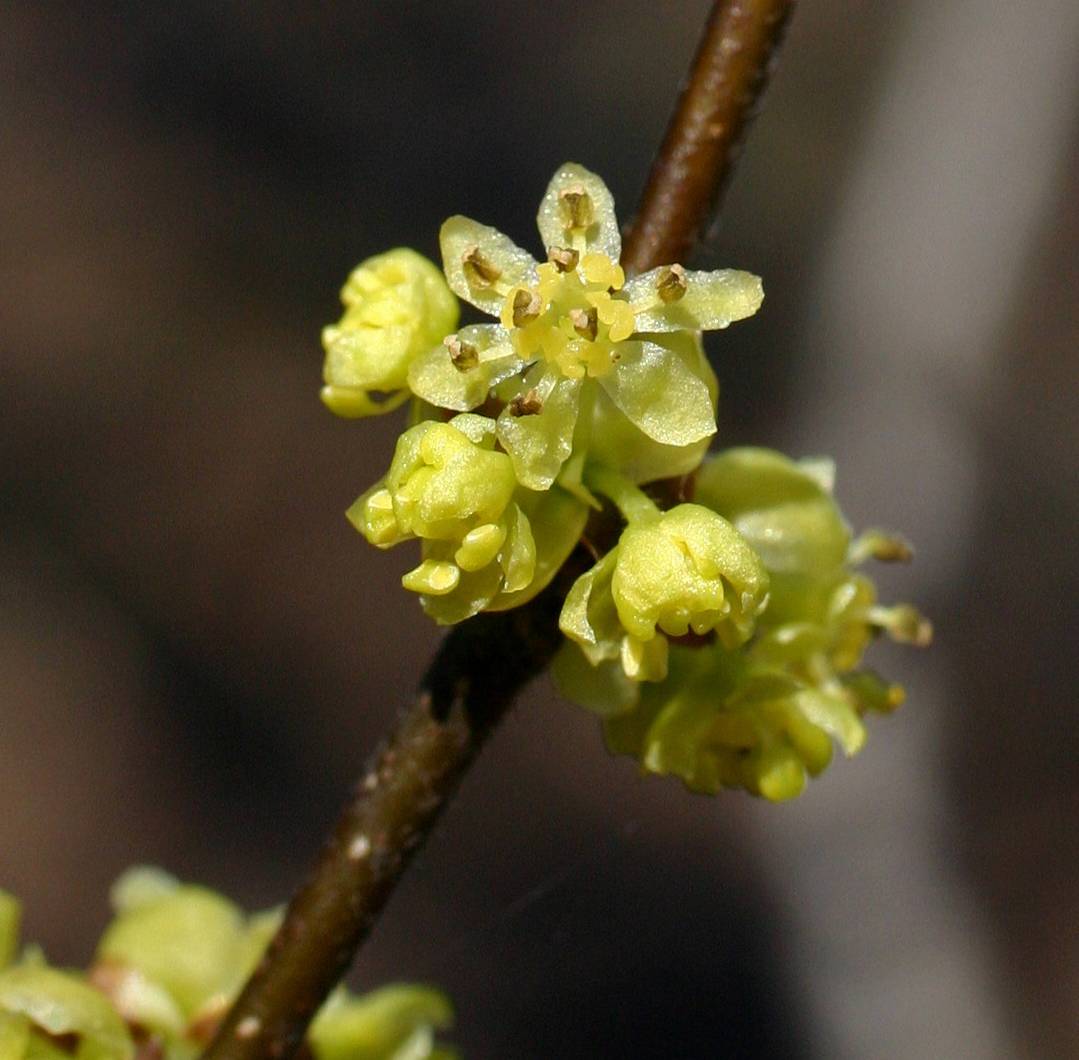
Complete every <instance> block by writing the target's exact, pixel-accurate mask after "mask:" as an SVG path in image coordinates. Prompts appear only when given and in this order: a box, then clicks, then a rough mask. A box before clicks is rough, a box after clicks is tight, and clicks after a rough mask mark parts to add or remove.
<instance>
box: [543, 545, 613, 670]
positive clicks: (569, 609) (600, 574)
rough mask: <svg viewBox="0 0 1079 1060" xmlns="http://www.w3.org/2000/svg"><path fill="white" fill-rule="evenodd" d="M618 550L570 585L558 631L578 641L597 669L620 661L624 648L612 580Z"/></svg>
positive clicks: (559, 617)
mask: <svg viewBox="0 0 1079 1060" xmlns="http://www.w3.org/2000/svg"><path fill="white" fill-rule="evenodd" d="M617 561H618V554H617V551H611V552H608V553H607V555H606V556H604V557H603V559H601V560H600V561H599V563H597V564H596V565H595V566H593V567H592V568H591V569H590V570H587V571H585V573H584V574H582V575H581V576H580V577H579V578H578V579H577V580H576V581H575V582H574V583H573V585H572V586H570V590H569V592H568V593H567V594H566V600H565V603H564V604H563V605H562V613H561V614H560V615H559V616H558V628H559V629H560V630H562V632H563V633H565V635H566V636H567V637H569V638H570V639H571V640H574V641H576V642H577V643H578V644H579V645H580V646H581V650H582V651H583V652H584V653H585V655H586V656H588V660H589V662H591V663H592V665H593V666H595V665H598V664H599V663H600V662H602V661H603V660H604V659H617V658H618V656H619V653H620V651H621V646H622V624H621V623H620V622H619V621H618V612H617V611H616V610H615V606H614V594H613V593H612V592H611V578H612V575H613V574H614V568H615V564H616V563H617Z"/></svg>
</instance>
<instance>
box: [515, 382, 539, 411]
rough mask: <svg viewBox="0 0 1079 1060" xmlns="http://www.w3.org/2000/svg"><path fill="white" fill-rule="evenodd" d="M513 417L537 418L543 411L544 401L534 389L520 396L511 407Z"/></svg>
mask: <svg viewBox="0 0 1079 1060" xmlns="http://www.w3.org/2000/svg"><path fill="white" fill-rule="evenodd" d="M509 409H510V415H511V416H535V415H537V414H538V413H540V412H542V411H543V399H542V398H541V397H540V396H539V392H538V391H537V390H536V388H535V387H533V388H532V389H531V390H529V391H528V393H526V394H518V395H517V396H516V397H515V398H514V399H513V400H512V401H511V402H510V405H509Z"/></svg>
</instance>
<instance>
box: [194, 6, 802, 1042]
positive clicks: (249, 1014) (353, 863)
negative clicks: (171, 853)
mask: <svg viewBox="0 0 1079 1060" xmlns="http://www.w3.org/2000/svg"><path fill="white" fill-rule="evenodd" d="M792 6H793V0H719V2H717V3H716V4H715V6H714V8H713V10H712V14H711V16H710V18H709V21H708V23H707V25H706V27H705V31H704V36H703V38H702V40H701V44H700V47H699V49H698V51H697V54H696V56H695V58H694V60H693V65H692V67H691V70H690V73H689V78H688V81H687V84H686V87H685V89H684V90H683V93H682V96H681V98H680V100H679V103H678V106H677V108H676V110H675V113H674V116H673V117H672V119H671V124H670V127H669V128H668V131H667V135H666V138H665V140H664V142H663V146H662V148H661V149H660V152H659V154H658V156H657V157H656V160H655V162H654V164H653V167H652V171H651V174H650V176H649V180H648V185H647V188H646V190H645V194H644V198H643V200H642V203H641V208H640V211H639V213H638V215H637V218H636V220H635V222H634V224H633V227H632V229H631V230H630V232H629V233H628V234H627V238H626V244H625V250H624V252H623V263H624V264H625V265H626V267H627V269H629V270H630V271H638V272H640V271H644V270H645V269H648V268H652V267H653V266H656V265H662V264H666V263H669V262H673V261H677V260H679V259H684V258H686V257H687V256H688V253H689V251H690V250H691V249H692V247H693V244H694V242H695V241H696V238H697V234H698V232H699V230H700V227H701V225H702V223H703V222H704V220H705V218H706V217H707V215H708V213H709V209H710V207H711V206H712V204H713V203H714V202H715V201H716V199H717V195H718V191H719V189H720V188H721V187H722V185H723V183H724V181H725V180H726V178H727V177H728V175H729V173H730V170H731V166H732V163H733V160H734V156H735V152H736V148H737V146H738V143H739V137H740V135H741V133H742V130H743V129H744V127H745V125H746V122H747V120H748V118H749V116H750V114H751V111H752V108H753V105H754V103H755V101H756V99H757V95H758V93H759V92H760V90H761V88H762V87H763V85H764V81H765V79H766V75H767V72H768V68H769V64H770V60H771V56H772V54H773V49H774V48H775V46H776V44H777V43H778V40H779V35H780V30H781V28H782V25H783V23H784V22H785V20H786V16H787V14H788V13H789V11H790V9H791V8H792ZM579 551H581V550H579ZM588 562H589V561H588V560H587V559H586V558H582V557H581V556H580V555H577V556H575V557H571V559H570V561H569V562H568V563H567V564H566V569H565V570H564V571H563V572H562V574H560V576H559V577H558V578H556V579H555V582H554V583H553V584H552V585H551V586H550V587H549V588H548V589H547V590H545V591H544V592H543V593H541V594H540V596H538V597H537V598H536V599H535V600H534V601H532V603H531V604H528V605H526V606H525V607H522V608H520V609H518V610H515V611H508V612H503V613H501V614H481V615H478V616H477V617H475V618H473V619H470V620H469V621H468V622H465V623H463V624H462V625H460V626H458V627H456V628H455V629H454V630H453V631H452V632H451V633H450V634H449V635H448V636H447V637H446V639H445V640H444V641H443V642H442V646H441V648H440V649H439V651H438V654H437V655H436V656H435V659H434V661H433V662H432V664H431V667H430V669H429V670H428V671H427V674H426V675H425V677H424V679H423V681H422V682H421V684H420V688H419V692H418V693H417V695H416V697H415V699H414V701H413V702H412V704H411V705H410V706H409V707H408V708H407V709H406V710H405V711H404V713H403V714H402V715H401V717H400V719H399V720H398V722H397V725H396V727H395V729H394V730H393V731H392V732H391V733H390V735H389V736H388V737H387V739H386V741H385V743H384V744H383V745H382V747H381V748H380V749H379V750H378V751H377V752H376V753H375V755H374V757H373V758H372V759H371V761H370V762H369V764H368V768H367V770H366V772H365V774H364V776H363V779H361V780H360V782H359V783H358V784H357V785H356V788H355V790H354V792H353V794H352V796H351V798H350V800H349V802H348V803H347V805H346V806H345V808H344V810H343V812H342V814H341V816H340V818H339V819H338V821H337V824H336V826H335V827H334V830H333V833H332V834H331V836H330V838H329V840H328V841H327V843H326V845H325V846H324V847H323V850H322V853H321V854H320V856H319V858H318V860H317V861H316V863H315V865H314V868H313V869H312V871H311V874H310V876H309V877H308V879H307V881H306V882H305V883H304V884H303V886H302V887H301V888H300V890H299V891H297V893H296V895H295V896H294V897H293V899H292V901H291V902H290V904H289V906H288V909H287V911H286V913H285V919H284V922H283V924H282V926H281V928H280V930H279V931H278V933H277V935H276V936H275V938H274V940H273V942H272V943H271V944H270V947H269V949H268V950H267V952H266V956H265V957H264V958H263V960H262V962H261V963H260V964H259V966H258V968H257V969H256V970H255V972H254V974H253V975H252V977H251V979H250V981H249V982H248V983H247V985H246V987H245V988H244V990H243V992H242V993H241V995H240V997H239V998H238V999H237V1001H236V1003H235V1004H234V1005H233V1007H232V1009H231V1011H230V1012H229V1013H228V1015H227V1016H226V1017H225V1019H224V1021H223V1023H222V1024H221V1027H220V1028H219V1030H218V1032H217V1035H216V1036H215V1038H214V1040H213V1041H212V1042H211V1044H210V1046H209V1048H208V1049H207V1050H206V1053H205V1054H204V1058H203V1060H260V1058H265V1057H273V1058H278V1057H280V1058H283V1057H287V1056H289V1055H291V1054H292V1053H293V1051H294V1050H295V1049H296V1048H297V1046H298V1045H299V1043H300V1041H301V1040H302V1038H303V1035H304V1033H305V1031H306V1029H307V1026H308V1024H309V1023H310V1021H311V1018H312V1017H313V1016H314V1014H315V1012H317V1011H318V1009H319V1007H320V1006H321V1005H322V1002H323V1001H324V1000H325V998H326V996H327V995H328V994H329V992H330V991H331V990H332V989H333V987H334V986H335V985H336V984H337V982H338V981H339V980H340V979H341V977H342V976H343V975H344V974H345V972H346V971H347V970H348V968H349V966H350V964H351V963H352V960H353V958H354V956H355V953H356V951H357V949H358V948H359V946H360V944H361V943H362V942H363V941H364V939H365V938H366V937H367V935H368V933H369V932H370V930H371V927H372V925H373V924H374V922H375V918H376V917H377V916H378V914H379V912H380V911H381V910H382V907H383V906H384V905H385V903H386V901H387V899H388V898H389V896H390V894H391V893H392V891H393V888H394V886H395V884H396V883H397V881H398V879H399V878H400V876H401V874H402V872H403V871H404V869H405V866H406V865H407V864H408V861H409V859H410V857H411V855H412V854H413V853H414V852H415V850H416V849H417V847H418V846H419V845H420V843H421V842H422V841H423V839H424V838H425V837H426V836H427V835H428V834H429V832H430V831H431V828H432V827H433V826H434V823H435V821H436V820H437V819H438V816H439V814H440V812H441V811H442V809H443V808H444V807H445V806H446V804H447V802H448V801H449V799H450V797H451V796H452V794H453V792H454V791H455V789H456V788H457V785H458V783H459V782H460V780H461V778H462V777H463V776H464V774H465V772H466V771H467V769H468V767H469V765H470V764H471V762H472V760H473V759H474V758H475V756H476V754H477V752H478V751H479V749H480V747H481V746H482V744H483V742H484V740H485V739H486V738H487V736H488V735H489V733H490V732H491V730H492V729H493V728H494V726H495V725H496V724H497V723H498V721H499V720H500V719H501V717H502V716H503V714H505V713H506V711H507V710H508V709H509V707H510V706H511V705H512V703H513V701H514V699H515V698H516V696H517V695H518V693H519V692H520V691H521V690H522V689H523V688H524V687H525V685H527V684H528V682H529V681H530V680H531V679H532V678H533V677H535V676H536V675H537V674H539V673H540V672H541V671H542V670H544V669H545V668H546V666H547V664H548V663H549V662H550V660H551V658H552V656H553V655H554V653H555V651H556V650H557V648H558V646H559V644H560V642H561V635H560V633H559V631H558V613H559V611H560V609H561V605H562V600H563V599H564V597H565V593H566V590H567V588H568V586H569V585H570V584H571V582H572V579H573V577H574V576H575V575H576V574H577V573H579V570H578V568H579V567H583V566H587V564H588Z"/></svg>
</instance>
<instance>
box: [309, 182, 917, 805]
mask: <svg viewBox="0 0 1079 1060" xmlns="http://www.w3.org/2000/svg"><path fill="white" fill-rule="evenodd" d="M537 223H538V226H539V232H540V237H541V239H542V241H543V246H544V249H545V257H546V260H544V261H536V260H535V259H534V258H533V257H532V255H531V254H529V253H528V252H527V251H525V250H522V249H521V248H520V247H518V246H517V245H516V244H515V243H514V242H513V241H512V240H511V239H509V238H508V237H507V236H505V235H503V234H502V233H501V232H499V231H497V230H496V229H494V228H491V227H489V226H487V225H483V224H479V223H478V222H476V221H473V220H470V219H469V218H467V217H461V216H457V217H451V218H450V219H449V220H448V221H446V223H445V224H444V225H443V226H442V231H441V235H440V242H441V250H442V260H443V267H444V271H445V278H446V280H445V282H446V284H448V288H447V287H445V286H444V285H443V283H442V280H441V279H440V278H439V279H438V280H437V282H436V281H435V279H433V278H432V276H431V273H432V271H433V267H432V266H431V265H430V263H428V262H425V261H424V260H423V259H421V258H418V257H417V256H415V255H412V256H411V257H405V255H408V254H409V253H410V252H406V251H393V252H391V253H390V254H389V255H384V256H383V257H381V258H373V259H371V261H369V262H367V263H366V264H365V265H364V266H361V268H360V269H359V270H357V272H356V273H354V274H353V277H352V279H351V280H350V288H346V293H345V298H346V303H348V304H349V305H350V306H351V307H352V308H350V309H349V312H347V313H346V314H345V318H344V319H343V320H342V322H341V324H340V325H338V327H337V328H334V329H327V332H326V336H325V340H326V344H327V351H328V356H327V362H326V363H327V377H326V378H327V383H329V384H332V386H331V388H329V389H332V387H337V388H338V389H340V388H342V387H352V390H349V391H347V393H346V392H345V391H343V390H342V391H340V393H341V394H345V397H341V396H340V395H338V397H337V398H336V399H335V400H337V401H338V402H339V403H342V405H341V407H342V408H345V409H346V411H347V410H349V409H356V410H358V411H359V412H368V411H376V410H377V411H383V410H384V409H386V408H388V407H390V406H391V405H393V404H396V403H398V402H400V401H401V400H403V399H404V397H405V396H406V395H407V394H408V393H411V394H412V395H413V397H414V401H413V403H412V415H411V417H410V426H409V428H408V429H407V430H406V431H405V432H404V433H403V434H402V435H401V437H400V439H399V440H398V443H397V448H396V451H395V453H394V457H393V460H392V462H391V464H390V468H389V471H388V472H387V473H386V475H385V476H384V478H383V479H382V480H381V481H379V482H378V483H376V484H375V485H374V486H372V487H371V488H370V489H369V490H368V491H367V492H366V493H365V494H363V496H361V497H360V499H359V500H358V501H357V502H356V503H355V504H354V505H353V506H352V508H351V509H349V513H348V514H349V518H350V519H351V520H352V522H353V523H354V525H355V526H356V527H357V528H358V529H359V530H360V531H361V532H362V533H363V534H364V536H365V537H366V538H367V539H368V541H370V542H371V543H372V544H374V545H376V546H378V547H380V548H388V547H390V546H392V545H396V544H398V543H399V542H402V541H407V540H412V539H416V540H419V541H420V548H421V558H420V563H419V565H418V566H416V567H415V568H414V569H413V570H411V571H410V572H409V573H407V574H406V575H405V576H404V577H403V579H402V582H403V584H404V586H405V587H406V588H408V589H411V590H413V591H415V592H418V593H419V594H420V597H421V601H422V604H423V607H424V609H425V610H426V611H427V612H428V614H430V615H431V616H432V617H433V618H435V620H436V621H438V622H440V623H454V622H460V621H462V620H464V619H467V618H469V617H471V616H473V615H475V614H476V613H477V612H479V611H483V610H488V611H492V610H502V609H507V608H511V607H516V606H518V605H520V604H523V603H525V602H526V601H528V600H529V599H531V598H532V597H533V596H534V595H535V594H536V593H537V592H539V591H540V590H541V589H542V588H544V587H545V586H546V585H548V584H549V583H550V582H551V580H552V578H553V577H554V575H555V573H556V572H557V571H558V569H559V567H561V565H562V564H563V563H564V562H565V561H566V560H567V558H568V557H569V556H570V554H571V553H572V552H573V550H574V548H575V546H576V545H577V544H578V543H581V544H583V545H584V548H585V549H587V551H588V553H590V554H591V556H592V559H593V561H594V562H593V563H592V566H591V567H590V569H588V570H586V571H585V573H583V574H579V576H578V577H577V578H576V580H575V581H574V582H573V584H572V586H571V588H570V589H569V591H568V593H567V595H566V598H565V600H564V602H563V606H562V610H561V616H560V622H559V625H560V628H561V630H562V632H563V633H564V634H565V635H566V636H567V638H569V640H568V642H567V643H566V644H565V645H564V646H563V648H562V650H561V651H560V652H559V653H558V655H557V657H556V660H555V664H554V674H555V678H556V680H557V682H558V684H559V686H560V687H561V688H562V689H563V690H564V691H565V692H566V694H567V695H568V696H570V698H573V699H575V700H577V701H578V702H580V703H582V704H583V705H585V706H587V707H588V708H589V709H591V710H593V711H595V712H596V713H597V714H599V715H600V716H602V717H603V718H604V724H605V727H606V732H607V739H608V742H609V744H610V746H611V747H612V749H614V750H618V751H621V752H624V753H628V754H632V755H634V756H636V757H637V758H638V759H639V760H640V761H641V763H642V766H643V767H644V769H646V770H647V771H649V772H653V773H669V774H674V775H676V776H679V777H681V778H682V779H683V780H684V781H685V783H686V784H687V785H689V786H690V787H691V788H693V789H694V790H698V791H709V792H713V791H717V790H718V789H719V788H722V787H739V788H744V789H746V790H748V791H751V792H754V793H756V794H760V795H764V796H766V797H767V798H770V799H784V798H789V797H790V796H792V795H795V794H797V793H798V792H799V791H801V790H802V787H803V786H804V784H805V781H806V777H807V776H814V775H816V774H817V773H819V772H820V771H821V770H822V769H823V768H824V767H825V766H826V765H827V764H828V761H829V760H830V758H831V754H832V746H833V742H835V743H838V744H839V745H840V747H841V748H842V749H843V750H844V751H845V752H846V753H847V754H853V753H854V752H855V751H857V750H858V749H859V748H860V747H861V745H862V743H863V742H864V739H865V729H864V726H863V723H862V720H861V719H862V716H863V715H864V714H865V713H866V712H867V711H870V710H890V709H892V708H894V707H895V706H896V705H897V704H898V702H899V701H900V699H901V698H902V690H901V689H899V688H898V687H897V686H894V685H889V684H886V683H885V682H883V681H881V680H880V679H879V678H877V677H875V676H874V675H873V674H872V673H870V672H869V671H866V670H863V669H860V667H861V659H862V655H863V653H864V651H865V649H866V647H867V646H868V644H869V643H870V641H871V640H872V639H873V638H874V637H875V636H876V635H877V634H878V633H880V632H881V631H884V632H887V633H888V634H889V635H890V636H891V637H893V638H894V639H896V640H903V641H907V642H910V643H915V644H924V643H927V641H928V638H929V633H930V629H929V625H928V623H927V622H926V621H925V620H924V619H923V618H922V617H921V616H920V615H919V614H918V612H917V611H915V610H914V609H913V608H911V607H908V606H906V605H900V606H898V607H890V608H889V607H881V606H880V605H879V604H878V603H877V600H876V590H875V587H874V585H873V583H872V581H870V580H869V579H868V578H867V577H865V576H864V575H862V574H859V573H856V572H855V571H854V570H853V567H854V566H856V565H857V564H859V563H861V562H862V561H863V560H866V559H869V558H875V559H883V560H898V559H909V558H910V547H909V546H908V545H907V544H906V542H904V541H903V540H902V539H901V538H898V537H896V536H894V535H890V534H886V533H884V532H882V531H878V530H871V531H868V532H866V533H865V534H863V535H862V536H861V537H859V538H857V539H856V540H853V541H852V539H851V535H850V531H849V529H848V527H847V524H846V522H845V521H844V519H843V516H842V514H841V513H840V511H839V509H838V507H837V506H836V504H835V501H834V500H833V498H832V494H831V489H832V478H833V477H834V469H833V467H832V464H831V462H830V461H827V460H806V461H793V460H790V459H788V458H787V457H785V456H783V455H782V454H780V453H776V452H773V451H771V450H767V449H749V448H742V449H732V450H728V451H727V452H724V453H721V454H719V455H718V456H716V457H714V458H712V459H710V460H705V453H706V451H707V448H708V445H709V442H710V439H711V438H712V436H713V435H714V433H715V429H716V422H715V412H716V401H717V398H718V394H719V384H718V382H717V380H716V377H715V374H714V373H713V372H712V369H711V367H710V366H709V364H708V361H707V359H706V358H705V356H704V351H703V349H702V346H701V332H702V331H707V330H714V329H718V328H725V327H727V326H728V325H729V324H730V323H732V322H733V321H736V320H741V319H743V318H745V317H748V316H751V315H752V314H753V313H755V312H756V311H757V309H758V308H759V307H760V305H761V301H762V298H763V292H762V288H761V282H760V280H759V279H758V278H757V277H755V276H752V275H750V274H749V273H746V272H738V271H735V270H729V269H724V270H718V271H712V272H701V271H693V270H688V269H685V268H683V267H682V266H681V265H679V264H671V265H665V266H662V267H659V268H655V269H651V270H649V271H648V272H645V273H643V274H642V275H639V276H633V277H630V278H628V279H627V277H626V275H625V273H624V272H623V269H622V267H621V265H620V264H619V258H620V255H621V249H622V248H621V237H620V234H619V228H618V223H617V220H616V218H615V213H614V202H613V200H612V197H611V193H610V192H609V190H608V189H607V186H606V185H605V184H604V183H603V181H602V180H601V179H600V178H599V177H598V176H596V174H594V173H591V172H590V171H589V170H587V169H585V168H584V167H582V166H579V165H576V164H573V163H567V164H566V165H564V166H562V167H560V168H559V169H558V171H557V172H556V173H555V175H554V177H553V178H552V179H551V182H550V184H549V185H548V187H547V191H546V193H545V194H544V196H543V199H542V201H541V202H540V208H539V213H538V217H537ZM391 266H392V267H391ZM406 280H407V282H406ZM350 289H351V290H352V294H351V295H350V294H349V290H350ZM451 291H452V292H453V293H454V294H456V295H457V296H459V297H460V298H463V299H464V300H465V301H467V302H469V303H470V304H471V305H473V306H474V307H476V308H477V309H479V310H480V311H481V312H483V313H486V314H488V315H490V316H492V317H494V318H496V319H495V321H493V322H490V323H486V324H469V325H467V326H465V327H462V328H460V330H457V331H452V329H453V326H454V320H453V319H452V318H453V317H454V316H455V314H456V306H455V303H453V301H452V298H453V295H452V294H451V293H450V292H451ZM350 298H351V301H350ZM395 314H396V316H395ZM390 318H393V320H395V321H396V320H398V319H400V320H401V321H404V322H405V323H407V328H406V329H405V331H402V332H398V331H395V330H393V327H392V326H391V325H390V324H389V323H388V321H389V320H390ZM365 329H366V330H365ZM451 332H452V333H451ZM331 363H332V366H333V372H334V373H335V374H334V376H333V378H332V379H331V377H330V372H331ZM349 373H351V374H349ZM375 390H377V391H382V392H383V393H385V394H387V395H388V398H387V400H386V401H385V402H384V403H383V404H382V405H379V406H378V407H377V409H375V408H374V406H373V404H372V403H373V401H374V399H373V398H371V396H370V392H371V391H375ZM334 393H335V394H338V391H337V390H335V391H334ZM357 394H358V395H359V396H357ZM346 398H347V400H346ZM328 400H330V399H329V398H328ZM330 403H331V404H332V401H330ZM702 460H704V463H703V465H702ZM642 487H644V488H642ZM646 490H647V491H650V492H646ZM653 497H661V498H668V499H667V500H666V501H664V502H663V503H657V502H656V501H655V500H654V499H653ZM670 498H676V500H672V499H670ZM679 502H681V503H679ZM689 502H691V503H689ZM605 503H608V504H609V505H610V506H613V509H615V510H616V511H617V515H618V516H620V518H621V522H622V525H621V527H619V524H618V523H617V522H614V521H613V519H612V517H613V515H614V513H613V512H611V511H610V510H608V511H607V512H603V509H604V505H605ZM590 509H593V510H595V511H596V512H597V513H602V514H597V516H596V518H595V519H594V520H592V521H591V522H589V521H588V518H587V517H588V516H589V511H590ZM664 509H667V510H664ZM619 535H620V536H619ZM612 540H615V541H616V543H615V544H614V545H613V547H611V545H610V542H611V541H612ZM584 554H585V552H584V550H582V551H581V552H580V555H584ZM580 569H582V568H581V567H579V568H578V571H579V570H580Z"/></svg>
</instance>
